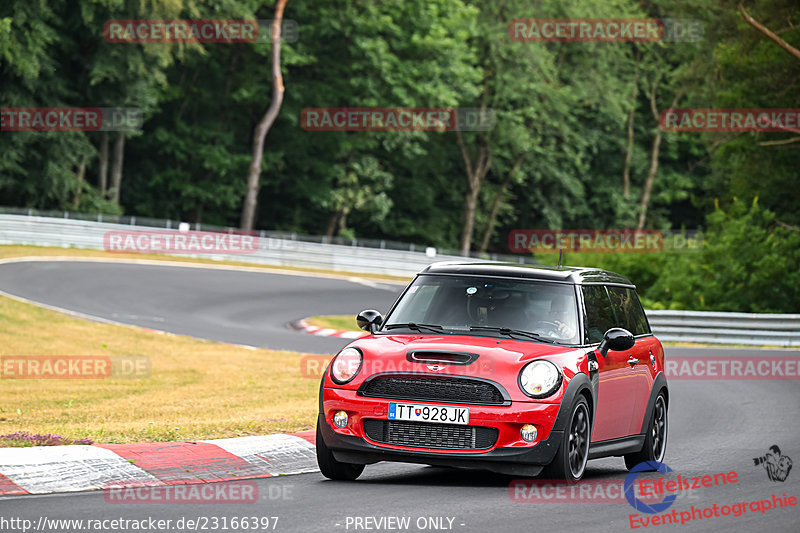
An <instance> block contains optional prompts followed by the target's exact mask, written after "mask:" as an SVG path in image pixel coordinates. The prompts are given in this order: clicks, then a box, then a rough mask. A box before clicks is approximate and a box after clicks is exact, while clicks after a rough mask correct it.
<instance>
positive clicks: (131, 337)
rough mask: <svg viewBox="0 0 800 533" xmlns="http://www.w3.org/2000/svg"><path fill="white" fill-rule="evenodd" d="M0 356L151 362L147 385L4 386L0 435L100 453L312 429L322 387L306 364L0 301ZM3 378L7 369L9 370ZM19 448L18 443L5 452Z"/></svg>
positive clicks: (0, 382)
mask: <svg viewBox="0 0 800 533" xmlns="http://www.w3.org/2000/svg"><path fill="white" fill-rule="evenodd" d="M0 346H2V352H1V353H0V356H19V355H57V356H75V355H107V356H131V355H137V356H146V357H148V358H150V362H151V365H152V372H151V374H150V377H147V378H142V379H116V378H115V379H99V380H88V379H5V372H4V375H3V379H0V390H2V394H1V396H2V402H0V434H7V433H15V432H28V433H32V434H57V435H62V436H64V438H67V439H71V440H76V439H84V438H89V439H92V440H93V441H94V442H97V443H121V442H146V441H170V440H194V439H213V438H223V437H237V436H246V435H262V434H266V433H275V432H292V431H300V430H304V429H310V428H311V427H312V425H313V424H314V421H315V419H316V412H317V387H318V381H317V380H313V379H308V378H304V377H302V376H301V373H300V361H301V358H302V357H303V354H300V353H296V352H285V351H272V350H266V349H257V350H254V349H249V348H245V347H239V346H233V345H228V344H222V343H216V342H209V341H203V340H197V339H193V338H190V337H183V336H178V335H171V334H159V333H155V332H151V331H146V330H143V329H139V328H136V327H130V326H118V325H110V324H99V323H95V322H89V321H84V320H80V319H76V318H72V317H70V316H67V315H64V314H61V313H58V312H54V311H50V310H47V309H43V308H40V307H37V306H34V305H29V304H25V303H21V302H18V301H16V300H13V299H9V298H3V297H0ZM4 370H5V369H4ZM14 444H21V443H20V442H18V441H15V440H9V441H6V442H3V441H2V440H0V446H9V445H14Z"/></svg>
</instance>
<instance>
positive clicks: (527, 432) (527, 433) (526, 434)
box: [519, 424, 539, 442]
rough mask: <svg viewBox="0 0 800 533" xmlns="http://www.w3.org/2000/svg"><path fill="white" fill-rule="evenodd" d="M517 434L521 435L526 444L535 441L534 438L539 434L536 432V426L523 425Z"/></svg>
mask: <svg viewBox="0 0 800 533" xmlns="http://www.w3.org/2000/svg"><path fill="white" fill-rule="evenodd" d="M519 433H520V435H522V438H523V439H525V440H526V441H528V442H533V441H535V440H536V436H537V435H538V434H539V432H538V431H536V426H534V425H533V424H525V425H524V426H522V429H520V430H519Z"/></svg>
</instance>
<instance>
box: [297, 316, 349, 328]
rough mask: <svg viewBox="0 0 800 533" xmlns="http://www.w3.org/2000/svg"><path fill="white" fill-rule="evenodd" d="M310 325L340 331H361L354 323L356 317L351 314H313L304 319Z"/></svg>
mask: <svg viewBox="0 0 800 533" xmlns="http://www.w3.org/2000/svg"><path fill="white" fill-rule="evenodd" d="M306 322H308V324H309V325H310V326H317V327H320V328H333V329H338V330H341V331H362V330H360V329H358V326H357V325H356V317H354V316H351V315H315V316H312V317H311V318H309V319H308V320H306Z"/></svg>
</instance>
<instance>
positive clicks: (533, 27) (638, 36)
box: [508, 18, 705, 42]
mask: <svg viewBox="0 0 800 533" xmlns="http://www.w3.org/2000/svg"><path fill="white" fill-rule="evenodd" d="M704 35H705V27H704V25H703V22H702V21H700V20H696V19H673V18H663V19H637V18H619V19H590V18H583V19H579V18H563V19H552V18H527V19H514V20H512V21H511V22H509V24H508V36H509V37H510V38H511V40H512V41H516V42H657V41H661V42H697V41H700V40H702V39H703V37H704Z"/></svg>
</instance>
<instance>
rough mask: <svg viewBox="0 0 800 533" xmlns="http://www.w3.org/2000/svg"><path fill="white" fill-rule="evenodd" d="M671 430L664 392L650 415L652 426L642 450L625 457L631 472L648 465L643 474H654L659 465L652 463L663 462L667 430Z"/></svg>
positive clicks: (648, 429) (626, 464) (649, 428)
mask: <svg viewBox="0 0 800 533" xmlns="http://www.w3.org/2000/svg"><path fill="white" fill-rule="evenodd" d="M668 429H669V424H668V416H667V399H666V397H665V396H664V393H663V392H660V393H658V397H657V398H656V402H655V403H654V404H653V412H652V413H651V415H650V426H649V427H648V428H647V433H646V434H645V437H644V444H643V445H642V449H641V450H639V451H638V452H636V453H629V454H626V455H625V466H626V467H627V468H628V470H630V469H631V468H633V467H634V466H636V465H638V464H639V463H645V462H646V463H648V465H649V468H647V469H646V470H642V472H653V471H655V470H656V466H657V465H653V464H650V462H651V461H656V462H659V463H660V462H662V461H663V460H664V455H665V454H666V453H667V430H668Z"/></svg>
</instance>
